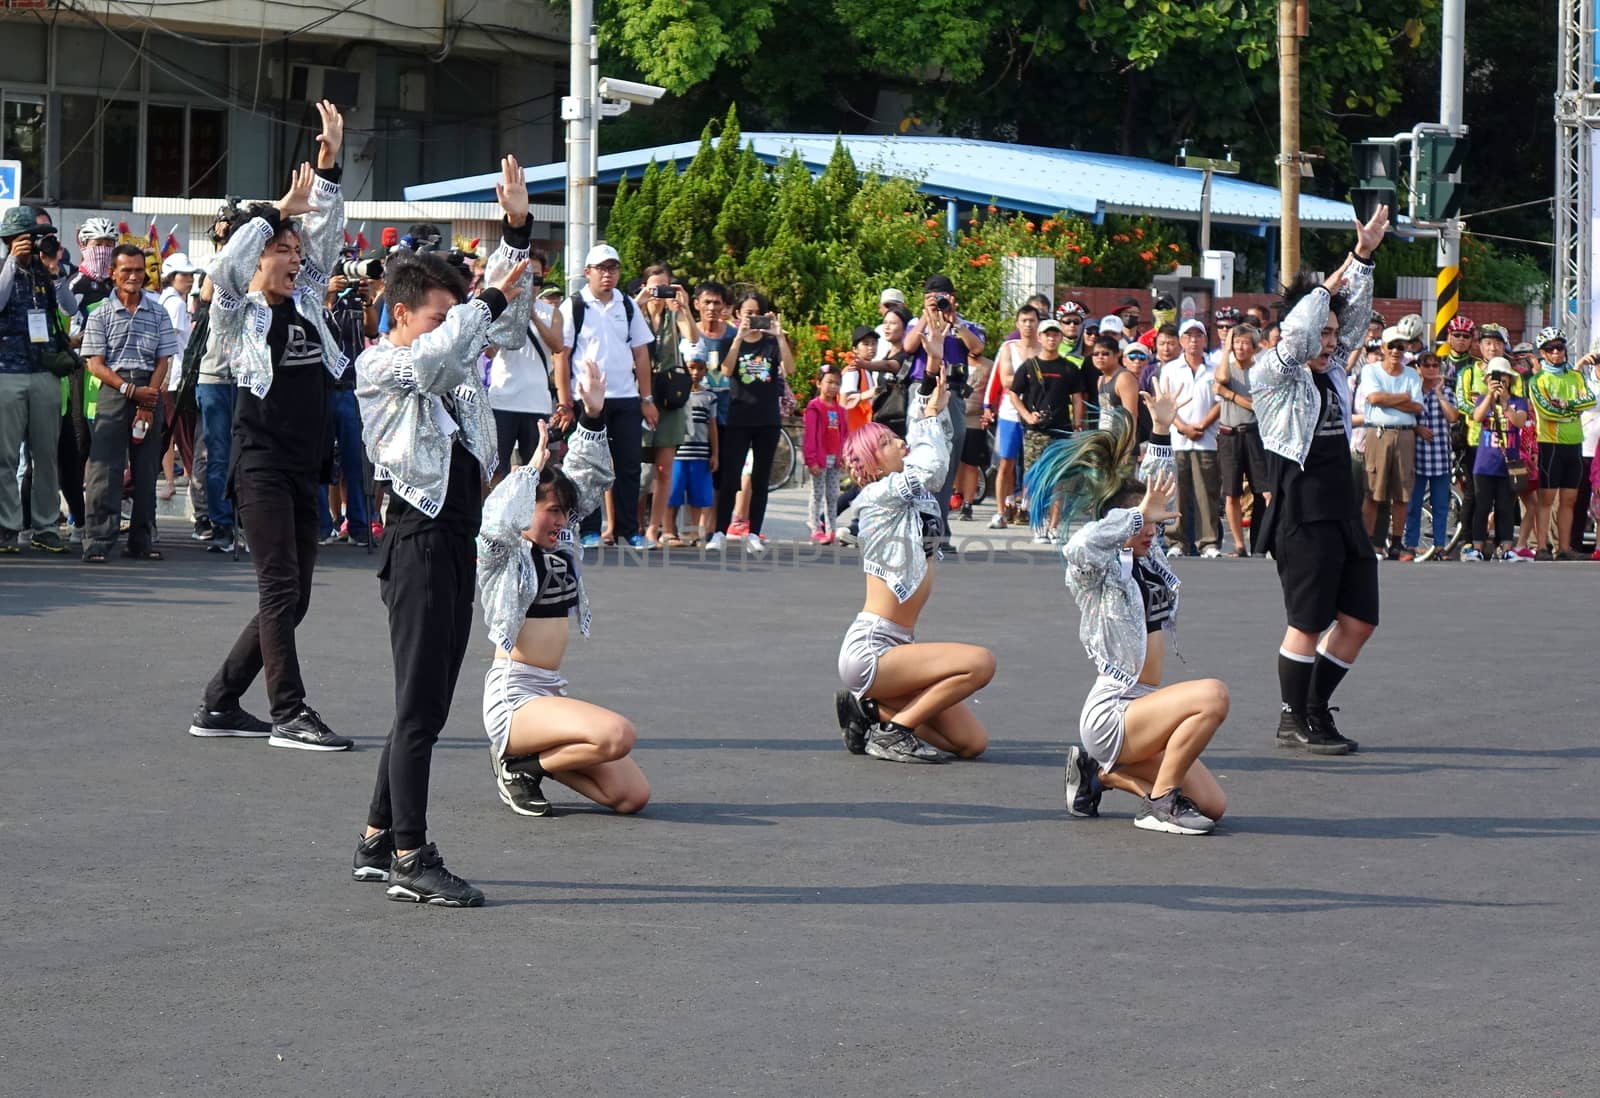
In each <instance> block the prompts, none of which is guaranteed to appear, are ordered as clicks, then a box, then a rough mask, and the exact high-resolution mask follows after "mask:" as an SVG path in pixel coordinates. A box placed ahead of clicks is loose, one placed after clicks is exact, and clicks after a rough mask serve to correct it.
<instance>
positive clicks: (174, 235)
mask: <svg viewBox="0 0 1600 1098" xmlns="http://www.w3.org/2000/svg"><path fill="white" fill-rule="evenodd" d="M177 250H178V226H176V225H174V226H172V229H171V230H170V231H169V232H168V233H167V240H166V243H164V244H162V245H161V258H162V259H165V258H167V256H169V255H171V254H172V253H173V252H175V251H177Z"/></svg>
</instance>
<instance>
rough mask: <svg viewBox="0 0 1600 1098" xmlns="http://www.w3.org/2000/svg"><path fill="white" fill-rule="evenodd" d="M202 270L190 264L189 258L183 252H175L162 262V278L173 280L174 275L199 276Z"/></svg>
mask: <svg viewBox="0 0 1600 1098" xmlns="http://www.w3.org/2000/svg"><path fill="white" fill-rule="evenodd" d="M199 273H200V268H199V267H198V266H197V265H195V264H193V263H190V262H189V257H188V256H187V255H185V254H184V253H183V252H173V253H172V254H171V255H169V256H167V258H165V259H163V260H162V261H161V277H162V278H171V277H172V276H173V275H192V274H199Z"/></svg>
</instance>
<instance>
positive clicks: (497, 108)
mask: <svg viewBox="0 0 1600 1098" xmlns="http://www.w3.org/2000/svg"><path fill="white" fill-rule="evenodd" d="M147 13H148V14H147ZM566 39H567V25H566V21H565V15H564V14H558V13H556V12H554V11H552V9H551V8H550V6H549V4H548V3H545V2H544V0H357V2H356V3H351V4H347V3H342V2H337V0H326V2H319V3H313V4H301V3H296V4H275V3H266V2H262V0H186V2H185V3H182V4H170V5H164V4H156V5H154V6H150V5H145V4H142V3H141V4H133V3H125V2H116V0H72V2H70V3H68V2H63V0H55V2H51V0H9V2H8V3H7V4H5V5H0V42H3V43H4V47H5V58H6V60H5V65H4V66H3V67H0V159H11V160H18V161H21V163H22V196H21V197H22V199H23V200H24V201H27V202H32V203H34V204H35V205H40V206H44V207H46V208H47V209H49V210H50V211H51V212H52V214H54V215H55V216H56V218H57V223H58V224H59V225H60V226H61V227H62V229H63V230H64V234H65V233H66V232H70V231H73V229H74V228H75V226H76V224H77V223H78V222H79V221H81V218H82V217H84V216H87V215H88V214H89V213H102V212H103V213H107V214H109V215H112V216H113V217H116V215H118V214H119V213H120V214H121V219H122V220H128V221H130V222H132V221H139V216H138V215H136V214H133V210H134V199H135V197H136V196H150V197H153V198H161V199H194V200H202V199H203V200H207V201H212V200H217V199H220V198H221V197H222V196H223V195H225V194H234V195H242V196H245V197H249V198H274V197H277V196H278V195H279V194H281V193H282V191H283V189H284V186H285V181H286V180H287V178H288V172H289V169H290V166H291V165H293V164H296V163H299V162H300V161H302V160H306V159H314V158H315V156H316V142H315V136H316V132H317V126H318V123H317V116H316V112H315V110H314V109H313V108H312V106H311V102H312V101H313V100H315V99H318V98H324V97H325V98H328V99H332V100H333V101H334V102H336V103H338V104H340V105H341V106H342V107H343V108H344V111H345V118H346V126H347V129H346V137H345V152H344V157H343V160H344V166H345V193H346V195H347V197H348V198H350V199H357V200H369V201H386V200H392V199H399V198H401V197H402V192H403V190H404V188H405V187H406V186H408V185H410V184H414V183H418V182H421V181H424V180H433V179H446V178H452V177H455V176H461V175H468V174H476V173H479V172H483V171H487V170H489V169H490V168H492V167H493V166H494V164H495V162H496V158H497V157H498V156H499V155H500V154H501V153H503V152H508V151H509V152H513V153H515V154H517V155H518V156H519V157H520V158H521V159H522V160H523V162H524V163H527V164H541V163H546V162H548V161H552V160H558V159H560V158H561V156H562V129H561V121H560V117H559V115H560V97H561V95H562V93H563V92H564V91H565V89H566V83H567V79H566V64H567V52H566V51H567V45H566ZM141 205H144V204H143V203H141ZM148 220H149V219H148V217H145V218H144V219H143V221H142V222H141V223H139V224H134V225H132V226H131V227H132V229H133V230H134V232H135V233H137V234H138V235H141V236H142V235H143V232H144V229H145V225H146V224H147V223H148ZM183 220H184V222H185V225H184V231H183V232H181V233H180V234H179V235H180V243H183V244H185V245H187V244H188V240H187V239H184V238H186V237H187V236H188V235H189V234H188V232H187V224H186V223H187V220H188V219H187V218H184V219H183ZM418 220H425V218H418ZM170 227H171V226H170V225H169V223H168V221H167V218H166V216H165V215H163V216H162V217H161V221H160V224H159V230H160V234H161V236H162V237H163V238H164V237H165V235H166V233H167V231H168V229H169V228H170ZM377 228H378V226H377V225H374V226H372V228H371V229H370V230H369V233H368V235H369V236H372V235H374V233H375V232H376V230H377ZM74 250H76V249H75V248H74Z"/></svg>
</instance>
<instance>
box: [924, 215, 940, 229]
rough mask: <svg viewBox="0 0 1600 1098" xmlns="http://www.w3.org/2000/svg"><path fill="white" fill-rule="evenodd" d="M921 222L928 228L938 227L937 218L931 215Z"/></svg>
mask: <svg viewBox="0 0 1600 1098" xmlns="http://www.w3.org/2000/svg"><path fill="white" fill-rule="evenodd" d="M923 224H924V225H926V226H928V228H930V229H937V228H938V227H939V222H938V219H936V218H932V217H930V218H928V220H926V221H924V222H923Z"/></svg>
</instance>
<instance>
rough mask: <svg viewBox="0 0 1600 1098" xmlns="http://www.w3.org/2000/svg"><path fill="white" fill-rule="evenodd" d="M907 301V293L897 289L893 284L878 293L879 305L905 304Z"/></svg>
mask: <svg viewBox="0 0 1600 1098" xmlns="http://www.w3.org/2000/svg"><path fill="white" fill-rule="evenodd" d="M905 303H906V295H905V294H903V293H901V292H900V291H899V290H897V289H895V288H894V287H893V286H890V287H889V288H888V289H887V290H885V291H883V293H881V294H879V295H878V304H879V305H904V304H905Z"/></svg>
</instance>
